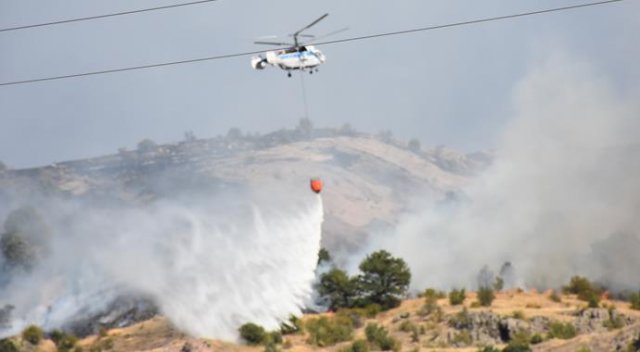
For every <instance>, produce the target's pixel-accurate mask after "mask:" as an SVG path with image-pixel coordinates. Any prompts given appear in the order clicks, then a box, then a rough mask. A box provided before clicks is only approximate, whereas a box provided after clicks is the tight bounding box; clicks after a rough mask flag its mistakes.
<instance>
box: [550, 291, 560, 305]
mask: <svg viewBox="0 0 640 352" xmlns="http://www.w3.org/2000/svg"><path fill="white" fill-rule="evenodd" d="M549 299H550V300H552V301H553V302H556V303H560V302H562V298H561V297H560V295H559V294H558V292H556V291H555V290H553V291H551V294H550V295H549Z"/></svg>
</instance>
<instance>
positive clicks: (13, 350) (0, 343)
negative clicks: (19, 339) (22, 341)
mask: <svg viewBox="0 0 640 352" xmlns="http://www.w3.org/2000/svg"><path fill="white" fill-rule="evenodd" d="M0 352H19V350H18V347H17V346H16V344H15V343H14V342H13V341H11V340H9V339H2V340H0Z"/></svg>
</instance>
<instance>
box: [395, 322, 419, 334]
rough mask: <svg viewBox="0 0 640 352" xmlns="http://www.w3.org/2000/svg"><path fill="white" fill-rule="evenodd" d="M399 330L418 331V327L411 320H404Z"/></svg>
mask: <svg viewBox="0 0 640 352" xmlns="http://www.w3.org/2000/svg"><path fill="white" fill-rule="evenodd" d="M398 330H400V331H402V332H413V331H418V327H417V326H416V325H415V324H414V323H412V322H410V321H409V320H403V321H402V323H400V326H399V327H398Z"/></svg>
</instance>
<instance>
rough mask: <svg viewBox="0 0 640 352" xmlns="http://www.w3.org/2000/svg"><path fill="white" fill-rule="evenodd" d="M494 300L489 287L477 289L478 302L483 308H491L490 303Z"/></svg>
mask: <svg viewBox="0 0 640 352" xmlns="http://www.w3.org/2000/svg"><path fill="white" fill-rule="evenodd" d="M495 298H496V296H495V294H494V293H493V289H492V288H491V287H480V288H479V289H478V302H480V305H481V306H483V307H489V306H491V303H492V302H493V300H494V299H495Z"/></svg>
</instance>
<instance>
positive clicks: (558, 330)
mask: <svg viewBox="0 0 640 352" xmlns="http://www.w3.org/2000/svg"><path fill="white" fill-rule="evenodd" d="M576 335H577V333H576V328H575V326H573V324H571V323H560V322H554V323H551V325H549V338H557V339H563V340H568V339H572V338H574V337H576Z"/></svg>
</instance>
